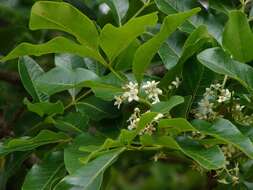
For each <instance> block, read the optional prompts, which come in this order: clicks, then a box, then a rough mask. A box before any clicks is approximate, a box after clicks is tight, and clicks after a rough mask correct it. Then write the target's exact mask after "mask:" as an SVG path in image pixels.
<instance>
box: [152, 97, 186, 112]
mask: <svg viewBox="0 0 253 190" xmlns="http://www.w3.org/2000/svg"><path fill="white" fill-rule="evenodd" d="M182 103H184V98H183V97H181V96H172V97H170V99H169V100H168V101H166V102H158V103H156V104H154V105H152V107H151V109H150V111H151V112H158V113H163V114H165V113H169V112H170V110H171V109H172V108H174V107H176V106H177V105H179V104H182Z"/></svg>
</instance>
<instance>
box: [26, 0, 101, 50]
mask: <svg viewBox="0 0 253 190" xmlns="http://www.w3.org/2000/svg"><path fill="white" fill-rule="evenodd" d="M29 26H30V28H31V29H32V30H38V29H56V30H61V31H64V32H68V33H70V34H72V35H73V36H75V37H76V39H77V40H78V41H79V42H80V43H81V44H84V45H87V46H89V47H90V48H92V49H94V50H96V49H97V48H98V32H97V29H96V26H95V24H94V23H93V22H92V21H91V20H90V19H89V18H88V17H87V16H85V15H84V14H82V13H81V12H80V11H79V10H78V9H76V8H75V7H73V6H72V5H70V4H68V3H64V2H51V1H39V2H36V3H35V4H34V5H33V7H32V11H31V17H30V23H29Z"/></svg>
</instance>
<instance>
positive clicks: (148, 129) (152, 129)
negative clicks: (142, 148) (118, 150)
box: [139, 123, 156, 135]
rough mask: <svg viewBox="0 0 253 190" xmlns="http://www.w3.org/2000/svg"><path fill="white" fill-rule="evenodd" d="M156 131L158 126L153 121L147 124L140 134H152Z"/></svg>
mask: <svg viewBox="0 0 253 190" xmlns="http://www.w3.org/2000/svg"><path fill="white" fill-rule="evenodd" d="M155 131H156V128H155V127H154V125H153V124H152V123H149V124H147V126H146V127H145V128H144V129H143V130H141V131H140V133H139V135H152V134H153V133H154V132H155Z"/></svg>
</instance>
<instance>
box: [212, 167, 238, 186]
mask: <svg viewBox="0 0 253 190" xmlns="http://www.w3.org/2000/svg"><path fill="white" fill-rule="evenodd" d="M216 176H218V177H219V178H220V179H219V180H218V182H219V183H223V184H230V183H232V184H233V185H236V184H238V183H239V179H240V178H239V164H238V163H236V164H235V166H234V167H233V168H231V169H228V168H227V166H225V167H224V168H223V169H221V170H217V171H216Z"/></svg>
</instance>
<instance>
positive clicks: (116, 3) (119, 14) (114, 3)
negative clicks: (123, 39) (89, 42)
mask: <svg viewBox="0 0 253 190" xmlns="http://www.w3.org/2000/svg"><path fill="white" fill-rule="evenodd" d="M102 1H104V2H106V4H107V5H108V6H109V7H110V8H111V10H112V14H113V17H114V19H115V21H116V22H117V23H118V25H120V26H121V24H122V19H123V18H124V16H125V15H126V13H127V10H128V8H129V2H128V0H102Z"/></svg>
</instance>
